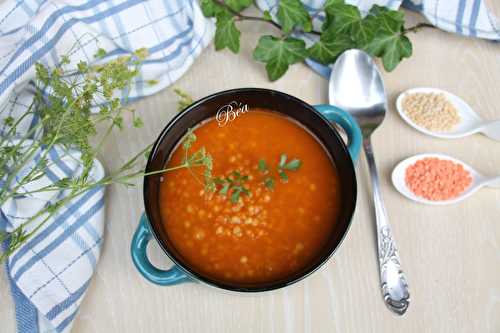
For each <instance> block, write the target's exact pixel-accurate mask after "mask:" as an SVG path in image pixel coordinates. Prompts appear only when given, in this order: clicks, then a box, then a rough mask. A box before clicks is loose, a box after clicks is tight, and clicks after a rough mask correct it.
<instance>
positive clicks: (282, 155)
mask: <svg viewBox="0 0 500 333" xmlns="http://www.w3.org/2000/svg"><path fill="white" fill-rule="evenodd" d="M287 158H288V157H287V156H286V154H281V156H280V163H279V167H280V168H284V167H285V163H286V160H287Z"/></svg>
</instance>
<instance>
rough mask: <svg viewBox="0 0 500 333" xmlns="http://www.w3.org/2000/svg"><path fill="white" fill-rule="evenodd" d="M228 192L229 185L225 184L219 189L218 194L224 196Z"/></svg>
mask: <svg viewBox="0 0 500 333" xmlns="http://www.w3.org/2000/svg"><path fill="white" fill-rule="evenodd" d="M228 190H229V183H226V184H224V186H222V188H221V189H220V191H219V194H220V195H226V194H227V191H228Z"/></svg>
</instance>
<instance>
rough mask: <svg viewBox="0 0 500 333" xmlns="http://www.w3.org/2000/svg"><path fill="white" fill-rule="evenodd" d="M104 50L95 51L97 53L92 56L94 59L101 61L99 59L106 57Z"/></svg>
mask: <svg viewBox="0 0 500 333" xmlns="http://www.w3.org/2000/svg"><path fill="white" fill-rule="evenodd" d="M106 53H107V52H106V50H105V49H103V48H99V49H98V50H97V52H96V53H95V54H94V57H96V58H98V59H101V58H104V56H105V55H106Z"/></svg>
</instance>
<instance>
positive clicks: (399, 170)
mask: <svg viewBox="0 0 500 333" xmlns="http://www.w3.org/2000/svg"><path fill="white" fill-rule="evenodd" d="M424 158H439V159H441V160H448V161H452V162H454V163H457V164H461V165H462V166H463V167H464V169H465V170H466V171H467V172H469V174H470V175H471V177H472V183H471V184H470V185H469V187H468V188H466V189H465V191H463V192H462V193H460V195H459V196H458V197H456V198H453V199H449V200H439V201H433V200H428V199H425V198H422V197H419V196H417V195H416V194H415V193H413V192H412V191H411V190H410V188H409V187H408V186H407V185H406V181H405V175H406V169H407V168H408V167H409V166H411V165H413V164H415V163H416V162H417V161H419V160H421V159H424ZM391 178H392V184H393V185H394V187H395V188H396V190H398V192H399V193H401V194H402V195H404V196H405V197H407V198H408V199H410V200H413V201H415V202H418V203H422V204H426V205H434V206H442V205H449V204H454V203H457V202H460V201H462V200H464V199H466V198H467V197H469V196H471V195H472V194H474V193H475V192H476V191H477V190H478V189H480V188H481V187H483V186H490V187H500V177H486V176H484V175H482V174H480V173H479V172H477V171H476V170H475V169H473V168H472V167H471V166H470V165H468V164H466V163H464V162H462V161H460V160H458V159H456V158H453V157H451V156H447V155H444V154H419V155H415V156H412V157H409V158H407V159H405V160H403V161H401V162H399V163H398V165H396V167H395V168H394V170H393V172H392V177H391Z"/></svg>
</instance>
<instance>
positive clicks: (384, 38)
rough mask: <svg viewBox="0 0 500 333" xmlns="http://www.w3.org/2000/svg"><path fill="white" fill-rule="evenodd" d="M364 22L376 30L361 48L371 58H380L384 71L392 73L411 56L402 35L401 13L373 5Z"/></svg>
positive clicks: (410, 49) (408, 46) (410, 46)
mask: <svg viewBox="0 0 500 333" xmlns="http://www.w3.org/2000/svg"><path fill="white" fill-rule="evenodd" d="M366 20H370V21H372V22H373V23H372V24H373V25H375V26H377V27H378V29H377V30H376V32H375V36H374V37H373V39H372V40H371V41H370V42H368V43H367V44H366V45H363V46H362V48H363V49H364V50H365V51H366V52H368V53H370V54H371V55H373V56H376V57H381V58H382V63H383V65H384V68H385V70H387V71H388V72H390V71H392V70H393V69H394V68H396V66H397V65H398V64H399V63H400V62H401V60H402V59H403V58H408V57H410V56H411V54H412V52H413V49H412V45H411V42H410V40H409V39H408V37H406V36H404V35H402V30H403V25H404V14H403V13H402V12H400V11H395V10H389V9H387V8H384V7H380V6H376V5H375V6H373V7H372V8H371V9H370V12H369V13H368V16H367V17H366Z"/></svg>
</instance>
